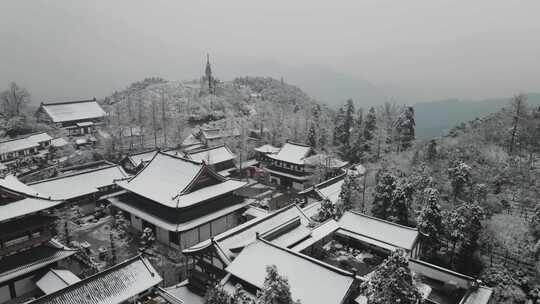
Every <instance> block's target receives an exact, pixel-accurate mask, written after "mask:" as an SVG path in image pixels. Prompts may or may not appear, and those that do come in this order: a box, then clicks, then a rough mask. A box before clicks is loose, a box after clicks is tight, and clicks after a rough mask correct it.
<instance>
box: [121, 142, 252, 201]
mask: <svg viewBox="0 0 540 304" xmlns="http://www.w3.org/2000/svg"><path fill="white" fill-rule="evenodd" d="M203 173H205V174H209V175H212V176H213V177H215V178H216V179H217V180H218V183H217V184H214V185H210V186H206V187H203V188H200V189H197V190H194V191H191V192H189V191H187V189H188V188H189V187H190V186H191V185H192V183H193V182H195V180H196V179H197V178H198V177H199V176H200V175H202V174H203ZM117 184H118V185H119V186H120V187H122V188H124V189H126V190H128V191H130V192H133V193H136V194H138V195H140V196H143V197H145V198H148V199H150V200H152V201H155V202H157V203H159V204H162V205H165V206H167V207H170V208H183V207H188V206H191V205H194V204H197V203H199V202H202V201H205V200H209V199H212V198H215V197H217V196H220V195H224V194H226V193H230V192H232V191H234V190H237V189H239V188H241V187H243V186H244V185H245V184H246V182H243V181H239V180H233V179H226V178H224V177H223V176H221V175H219V174H217V173H215V172H214V171H213V170H212V169H210V168H209V167H207V166H205V165H200V164H198V163H196V162H193V161H191V160H187V159H184V158H180V157H176V156H173V155H170V154H167V153H163V152H158V153H157V154H156V155H155V156H154V158H153V159H152V160H151V161H150V162H149V163H148V164H147V165H146V167H144V169H143V170H142V171H140V172H139V173H138V174H137V175H135V176H133V177H132V178H131V179H129V180H124V181H119V182H117Z"/></svg>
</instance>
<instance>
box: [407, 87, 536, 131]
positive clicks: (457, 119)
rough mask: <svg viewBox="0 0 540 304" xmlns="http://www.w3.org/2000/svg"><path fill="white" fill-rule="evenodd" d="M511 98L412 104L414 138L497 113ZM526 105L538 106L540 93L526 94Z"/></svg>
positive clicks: (448, 100) (449, 100) (451, 100)
mask: <svg viewBox="0 0 540 304" xmlns="http://www.w3.org/2000/svg"><path fill="white" fill-rule="evenodd" d="M510 99H511V97H504V98H502V97H501V98H489V99H483V100H479V101H474V100H460V99H447V100H441V101H433V102H422V103H417V104H414V112H415V120H416V136H417V138H419V139H428V138H431V137H436V136H440V135H443V134H444V133H445V132H446V131H448V130H449V129H451V128H452V127H454V126H456V125H457V124H459V123H461V122H465V121H469V120H473V119H475V118H477V117H481V116H484V115H487V114H489V113H493V112H497V111H499V110H500V109H501V108H504V107H507V106H508V105H509V103H510ZM527 103H528V104H529V105H531V106H540V93H529V94H527Z"/></svg>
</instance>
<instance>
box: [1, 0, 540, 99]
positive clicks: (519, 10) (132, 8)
mask: <svg viewBox="0 0 540 304" xmlns="http://www.w3.org/2000/svg"><path fill="white" fill-rule="evenodd" d="M206 52H210V53H211V56H212V58H213V63H214V66H215V70H216V73H217V72H218V71H219V73H218V76H221V78H222V79H223V78H232V77H233V76H237V74H238V73H239V72H240V71H241V72H242V73H243V72H245V71H246V68H245V66H249V67H250V68H251V69H252V71H251V72H252V74H255V73H257V74H259V75H261V76H264V75H265V70H264V66H265V63H267V62H272V63H273V64H276V63H277V64H279V65H283V66H304V65H305V66H311V65H317V66H324V67H325V68H331V69H333V70H335V71H337V72H340V73H346V74H349V75H351V76H353V77H357V78H359V79H364V80H367V81H369V82H371V83H372V84H374V85H375V86H380V87H386V86H392V87H397V88H399V89H402V90H403V91H404V92H405V91H407V92H414V93H413V94H417V96H418V98H419V99H429V98H446V97H472V98H481V97H492V96H501V95H502V96H506V95H511V94H513V93H515V92H518V91H524V92H531V91H532V92H538V91H540V1H539V0H524V1H517V0H453V1H439V0H408V1H403V0H394V1H387V0H351V1H342V0H328V1H319V0H272V1H257V0H214V1H201V0H195V1H181V0H174V1H173V0H171V1H156V0H152V1H145V2H143V1H134V0H122V1H114V0H92V1H83V0H80V1H79V0H77V1H76V0H50V1H41V0H32V1H29V0H28V1H26V0H13V1H11V0H0V54H1V59H0V88H3V87H6V86H7V83H8V82H9V81H12V80H14V81H16V82H18V83H20V84H21V85H22V86H25V87H27V88H28V89H29V90H30V92H31V93H32V95H33V99H34V100H35V101H41V100H43V99H59V100H64V99H77V98H85V97H92V96H97V97H98V98H99V97H103V96H105V95H108V94H110V93H111V92H112V91H114V90H119V89H122V88H124V87H125V86H127V85H128V84H129V83H130V82H133V81H136V80H140V79H142V78H144V77H147V76H161V77H164V78H167V79H171V80H182V79H192V78H198V77H199V76H200V74H201V72H202V69H203V66H202V64H203V62H204V60H205V58H204V57H205V53H206ZM238 76H239V75H238Z"/></svg>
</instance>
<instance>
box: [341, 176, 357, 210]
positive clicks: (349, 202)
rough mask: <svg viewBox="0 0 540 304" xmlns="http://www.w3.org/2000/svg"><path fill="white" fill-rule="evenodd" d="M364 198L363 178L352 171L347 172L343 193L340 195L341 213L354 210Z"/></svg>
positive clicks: (342, 187)
mask: <svg viewBox="0 0 540 304" xmlns="http://www.w3.org/2000/svg"><path fill="white" fill-rule="evenodd" d="M361 198H362V181H361V176H360V175H359V174H357V173H354V172H352V171H349V172H347V175H345V178H344V180H343V184H342V185H341V192H340V193H339V201H340V205H341V206H340V207H339V208H338V209H341V211H343V212H345V211H348V210H351V209H353V207H354V206H355V205H358V203H359V202H360V200H361Z"/></svg>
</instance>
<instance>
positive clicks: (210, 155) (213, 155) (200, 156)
mask: <svg viewBox="0 0 540 304" xmlns="http://www.w3.org/2000/svg"><path fill="white" fill-rule="evenodd" d="M186 156H187V157H188V158H189V159H191V160H193V161H196V162H199V163H202V162H204V163H205V164H208V165H214V164H219V163H222V162H226V161H230V160H234V159H235V158H236V155H234V154H233V153H232V152H231V150H229V148H228V147H227V146H225V145H221V146H217V147H212V148H206V149H201V150H196V151H191V152H187V153H186Z"/></svg>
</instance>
